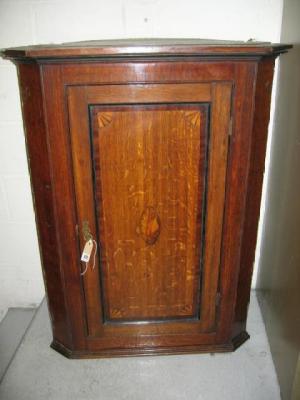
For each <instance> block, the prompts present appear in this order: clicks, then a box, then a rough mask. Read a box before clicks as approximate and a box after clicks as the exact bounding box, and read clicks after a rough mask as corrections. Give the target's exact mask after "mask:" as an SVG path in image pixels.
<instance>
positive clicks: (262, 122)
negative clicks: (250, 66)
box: [235, 58, 274, 333]
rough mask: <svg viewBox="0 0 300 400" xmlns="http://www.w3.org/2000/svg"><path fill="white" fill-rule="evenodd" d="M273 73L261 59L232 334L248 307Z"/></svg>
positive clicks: (271, 63) (269, 64)
mask: <svg viewBox="0 0 300 400" xmlns="http://www.w3.org/2000/svg"><path fill="white" fill-rule="evenodd" d="M273 71H274V59H273V58H268V59H265V60H263V61H261V62H260V63H259V64H258V68H257V78H256V90H255V104H254V116H253V132H252V142H251V156H250V168H249V177H248V189H247V199H246V211H245V222H244V228H243V239H242V248H241V263H240V274H239V281H238V290H237V303H236V309H235V333H236V332H239V331H241V330H243V329H244V328H245V325H246V317H247V309H248V303H249V299H250V287H251V279H252V271H253V263H254V256H255V248H256V238H257V227H258V220H259V211H260V202H261V191H262V183H263V176H264V167H265V152H266V143H267V136H268V124H269V119H270V100H271V92H272V82H273Z"/></svg>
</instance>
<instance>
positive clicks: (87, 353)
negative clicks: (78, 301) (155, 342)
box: [50, 331, 250, 359]
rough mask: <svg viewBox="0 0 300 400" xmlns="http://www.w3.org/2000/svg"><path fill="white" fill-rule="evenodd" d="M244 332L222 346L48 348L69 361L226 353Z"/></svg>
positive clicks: (54, 345)
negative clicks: (97, 348) (96, 349)
mask: <svg viewBox="0 0 300 400" xmlns="http://www.w3.org/2000/svg"><path fill="white" fill-rule="evenodd" d="M249 337H250V336H249V334H248V333H247V332H246V331H243V332H241V333H239V334H238V335H237V336H235V337H234V338H233V339H232V340H231V341H230V342H228V343H224V344H210V345H208V344H204V345H199V346H176V347H155V348H135V349H104V350H98V351H91V350H71V349H69V348H67V347H66V346H64V345H63V344H61V343H59V342H58V341H57V340H55V339H54V340H53V342H52V343H51V345H50V347H51V348H52V349H54V350H55V351H57V352H58V353H60V354H62V355H63V356H65V357H67V358H70V359H81V358H111V357H135V356H147V355H148V356H155V355H157V356H159V355H175V354H199V353H228V352H232V351H235V350H236V349H237V348H238V347H240V346H241V345H242V344H243V343H244V342H245V341H246V340H248V339H249Z"/></svg>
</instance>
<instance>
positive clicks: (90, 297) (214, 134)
mask: <svg viewBox="0 0 300 400" xmlns="http://www.w3.org/2000/svg"><path fill="white" fill-rule="evenodd" d="M231 93H232V84H231V83H230V82H218V83H215V82H210V83H199V82H195V83H176V84H163V83H162V84H143V85H141V84H137V85H133V84H131V85H95V86H94V85H91V86H71V87H68V90H67V98H68V110H69V122H70V141H71V149H72V160H73V168H74V178H75V179H74V182H75V193H76V200H77V213H78V214H77V215H78V226H79V232H80V234H79V236H80V245H79V247H80V248H83V246H84V238H83V236H82V233H81V227H82V224H83V221H85V220H88V221H89V225H90V229H91V233H92V235H93V237H95V238H96V237H97V230H96V221H95V206H94V196H93V182H92V173H91V171H92V164H91V157H90V154H91V153H90V149H91V143H90V126H89V120H88V108H89V106H90V105H105V104H115V105H118V104H124V103H126V104H140V103H142V104H146V103H149V104H151V103H159V104H164V103H175V104H176V103H177V104H178V103H191V102H198V103H209V104H210V108H211V111H210V113H211V116H210V144H209V156H208V179H207V183H208V188H207V194H206V196H207V204H208V206H207V214H206V224H205V225H206V226H205V232H206V234H205V236H206V238H205V251H204V263H203V265H204V271H203V282H202V290H201V304H202V306H201V311H202V312H201V318H200V320H198V321H191V322H189V321H187V320H182V321H180V322H178V321H167V322H163V323H160V324H158V323H155V322H153V323H150V322H148V323H147V324H142V325H140V324H125V323H124V324H120V325H113V326H111V325H108V324H104V323H103V322H101V320H102V309H103V305H102V304H101V297H100V295H99V293H100V291H101V288H100V284H99V282H100V277H99V275H98V269H97V268H96V269H95V270H94V271H91V270H89V271H88V273H86V274H85V275H84V277H83V278H82V281H83V291H84V299H85V302H86V316H87V326H88V331H87V335H88V336H89V337H99V339H101V338H103V340H104V338H105V342H111V340H112V339H113V338H114V336H116V334H118V335H130V334H132V335H136V334H138V335H144V336H148V335H149V336H150V335H155V336H157V335H165V336H167V335H168V334H173V335H174V334H175V333H176V334H178V335H179V336H182V335H185V336H186V335H195V340H197V337H196V336H197V334H199V333H213V332H215V331H216V307H217V304H216V297H217V291H218V278H219V268H220V256H221V255H220V253H221V241H222V226H223V213H224V199H225V179H226V168H227V149H228V131H229V125H230V107H231ZM96 265H99V257H98V254H97V256H96ZM165 340H166V341H167V338H165ZM128 341H130V339H128ZM140 341H141V345H145V343H144V342H143V340H142V339H140ZM178 341H180V339H179V338H178Z"/></svg>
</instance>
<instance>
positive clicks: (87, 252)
mask: <svg viewBox="0 0 300 400" xmlns="http://www.w3.org/2000/svg"><path fill="white" fill-rule="evenodd" d="M92 251H93V241H92V239H90V240H88V241H87V242H86V243H85V245H84V248H83V252H82V254H81V261H84V262H86V263H87V262H89V261H90V258H91V254H92Z"/></svg>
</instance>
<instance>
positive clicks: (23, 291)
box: [0, 0, 282, 319]
mask: <svg viewBox="0 0 300 400" xmlns="http://www.w3.org/2000/svg"><path fill="white" fill-rule="evenodd" d="M281 17H282V0H272V1H270V0H251V1H249V0H228V1H223V0H219V1H218V0H210V1H204V0H185V1H182V0H109V1H104V0H84V1H83V0H81V1H80V0H77V1H76V0H75V1H74V0H73V1H67V0H64V1H63V0H61V1H58V0H49V1H47V0H46V1H44V0H9V1H8V0H7V1H5V0H0V48H1V47H8V46H18V45H26V44H38V43H47V42H48V43H51V42H56V43H58V42H62V41H74V40H86V39H103V38H122V37H202V38H216V39H218V38H219V39H235V40H248V39H250V38H254V39H256V40H262V41H273V42H276V41H278V40H279V38H280V28H281ZM0 243H1V251H0V274H1V279H0V319H1V315H2V316H3V315H4V313H5V311H6V309H7V308H8V307H13V306H31V305H37V304H38V303H39V302H40V300H41V299H42V297H43V293H44V287H43V283H42V275H41V270H40V260H39V251H38V245H37V237H36V231H35V223H34V213H33V208H32V200H31V193H30V185H29V178H28V169H27V162H26V156H25V146H24V137H23V130H22V120H21V112H20V104H19V95H18V85H17V78H16V71H15V68H14V66H13V65H12V64H11V63H9V62H8V61H4V60H0Z"/></svg>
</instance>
